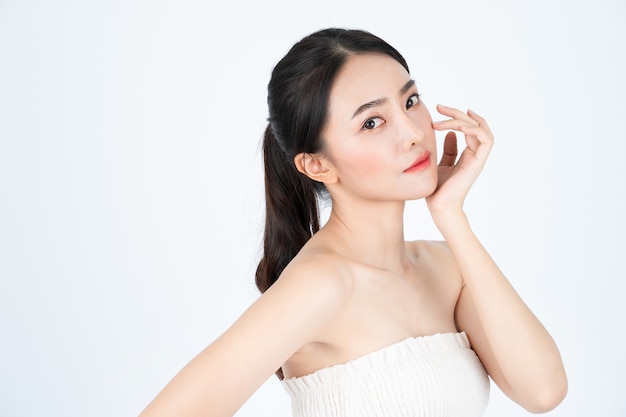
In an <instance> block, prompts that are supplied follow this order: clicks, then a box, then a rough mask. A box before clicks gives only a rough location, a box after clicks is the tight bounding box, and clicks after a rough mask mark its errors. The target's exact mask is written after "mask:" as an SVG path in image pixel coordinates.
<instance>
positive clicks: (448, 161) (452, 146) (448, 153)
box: [439, 132, 458, 167]
mask: <svg viewBox="0 0 626 417" xmlns="http://www.w3.org/2000/svg"><path fill="white" fill-rule="evenodd" d="M457 154H458V148H457V144H456V133H454V132H448V134H447V135H446V138H445V140H444V142H443V155H441V161H440V162H439V166H440V167H441V166H452V165H454V162H456V156H457Z"/></svg>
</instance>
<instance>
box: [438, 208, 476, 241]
mask: <svg viewBox="0 0 626 417" xmlns="http://www.w3.org/2000/svg"><path fill="white" fill-rule="evenodd" d="M431 217H432V219H433V221H434V222H435V226H437V229H439V231H440V232H441V234H442V235H443V236H444V237H446V235H448V234H449V233H450V232H451V231H458V230H462V229H464V228H467V227H469V220H468V219H467V216H466V215H465V212H464V211H463V209H455V210H436V211H431Z"/></svg>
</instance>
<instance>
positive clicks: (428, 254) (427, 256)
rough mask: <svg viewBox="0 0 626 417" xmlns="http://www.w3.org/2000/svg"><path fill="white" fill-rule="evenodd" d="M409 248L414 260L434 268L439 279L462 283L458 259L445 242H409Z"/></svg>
mask: <svg viewBox="0 0 626 417" xmlns="http://www.w3.org/2000/svg"><path fill="white" fill-rule="evenodd" d="M407 248H408V250H409V253H410V255H411V256H412V257H413V259H415V260H417V261H418V262H420V263H421V264H422V265H425V266H426V267H431V268H433V273H434V275H436V277H437V278H438V279H446V280H450V281H452V283H453V284H459V283H462V276H461V271H460V269H459V266H458V265H457V263H456V259H455V258H454V255H453V254H452V251H451V250H450V248H449V247H448V244H447V243H446V242H445V241H441V240H416V241H411V242H407Z"/></svg>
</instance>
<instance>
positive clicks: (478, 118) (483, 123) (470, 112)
mask: <svg viewBox="0 0 626 417" xmlns="http://www.w3.org/2000/svg"><path fill="white" fill-rule="evenodd" d="M467 115H468V116H469V117H471V118H472V119H473V120H475V121H476V122H478V126H480V127H482V128H483V129H485V131H486V132H487V133H489V135H491V137H492V138H493V133H491V128H490V127H489V124H488V123H487V121H486V120H485V119H484V118H483V117H481V116H480V115H479V114H478V113H476V112H475V111H474V110H471V109H469V110H467Z"/></svg>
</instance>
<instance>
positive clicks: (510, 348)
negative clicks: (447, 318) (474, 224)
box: [427, 106, 567, 413]
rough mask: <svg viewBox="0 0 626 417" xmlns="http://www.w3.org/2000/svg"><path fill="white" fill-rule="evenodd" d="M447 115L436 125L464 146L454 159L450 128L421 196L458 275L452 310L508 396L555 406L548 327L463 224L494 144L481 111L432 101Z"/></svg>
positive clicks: (559, 368) (558, 380)
mask: <svg viewBox="0 0 626 417" xmlns="http://www.w3.org/2000/svg"><path fill="white" fill-rule="evenodd" d="M438 110H439V112H440V113H441V114H443V115H446V116H449V117H451V119H449V120H445V121H442V122H437V123H434V124H433V126H434V128H435V129H437V130H449V129H451V130H456V131H460V132H463V133H464V134H465V138H466V144H467V146H466V148H465V149H464V151H463V153H462V154H461V156H460V158H459V160H458V161H457V160H456V155H457V146H456V135H455V134H454V132H450V133H448V134H447V136H446V140H445V143H444V155H443V157H442V160H441V163H440V166H439V174H440V175H439V177H440V178H439V186H438V188H437V190H436V191H435V193H433V194H432V195H431V196H429V197H428V198H427V204H428V207H429V210H430V212H431V215H432V217H433V220H434V222H435V224H436V225H437V227H438V229H439V230H440V232H441V233H442V235H443V237H444V239H445V240H446V242H447V244H448V247H449V248H450V250H451V252H452V255H453V256H454V258H455V260H456V263H457V264H458V266H459V268H460V272H461V275H462V277H463V281H464V284H463V288H462V290H461V294H460V296H459V300H458V302H457V306H456V311H455V318H456V321H457V326H458V328H459V330H463V331H465V332H466V333H467V335H468V337H469V339H470V342H471V344H472V347H473V348H474V350H475V351H476V353H477V354H478V356H479V357H480V359H481V361H482V362H483V365H484V366H485V368H486V369H487V372H488V373H489V375H490V376H491V378H492V379H493V380H494V382H496V384H497V385H498V386H499V387H500V388H501V389H502V391H503V392H504V393H505V394H507V395H508V396H509V397H510V398H511V399H513V400H514V401H516V402H517V403H518V404H520V405H521V406H523V407H524V408H526V409H527V410H528V411H530V412H535V413H540V412H546V411H549V410H551V409H552V408H554V407H556V406H557V405H558V404H559V403H560V402H561V401H562V400H563V398H564V397H565V394H566V392H567V377H566V375H565V370H564V367H563V363H562V360H561V356H560V354H559V350H558V348H557V346H556V344H555V343H554V340H553V339H552V337H551V336H550V334H549V333H548V332H547V331H546V329H545V328H544V327H543V325H542V324H541V323H540V322H539V320H538V319H537V318H536V317H535V315H534V314H533V313H532V311H531V310H530V309H529V308H528V307H527V306H526V304H525V303H524V302H523V301H522V299H521V298H520V296H519V295H518V294H517V292H516V291H515V290H514V289H513V287H512V286H511V284H510V283H509V281H508V280H507V279H506V277H505V276H504V274H503V273H502V272H501V271H500V269H499V268H498V266H497V265H496V264H495V262H494V261H493V260H492V259H491V257H490V256H489V254H488V253H487V251H486V250H485V249H484V248H483V246H482V244H481V243H480V242H479V241H478V239H477V238H476V236H475V235H474V233H473V231H472V230H471V228H470V225H469V222H468V220H467V217H466V216H465V214H464V212H463V200H464V199H465V196H466V195H467V192H468V191H469V189H470V188H471V186H472V184H473V182H474V180H475V179H476V178H477V176H478V174H479V173H480V171H481V170H482V168H483V166H484V163H485V160H486V158H487V156H488V154H489V152H490V150H491V147H492V146H493V135H492V133H491V131H490V129H489V126H488V125H487V123H486V122H485V120H484V119H483V118H481V117H480V116H478V115H477V114H476V113H474V112H472V111H469V112H468V113H467V114H466V113H464V112H461V111H459V110H456V109H452V108H448V107H443V106H439V107H438Z"/></svg>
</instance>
